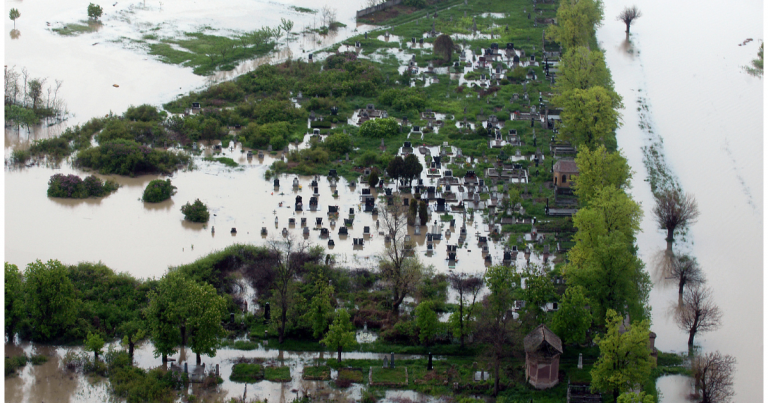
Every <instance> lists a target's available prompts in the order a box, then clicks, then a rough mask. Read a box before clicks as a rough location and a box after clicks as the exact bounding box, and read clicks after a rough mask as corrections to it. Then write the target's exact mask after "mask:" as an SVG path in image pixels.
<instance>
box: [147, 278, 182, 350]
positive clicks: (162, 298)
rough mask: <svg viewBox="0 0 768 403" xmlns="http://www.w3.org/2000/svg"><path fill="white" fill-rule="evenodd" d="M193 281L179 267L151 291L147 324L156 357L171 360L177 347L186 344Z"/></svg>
mask: <svg viewBox="0 0 768 403" xmlns="http://www.w3.org/2000/svg"><path fill="white" fill-rule="evenodd" d="M191 282H192V280H190V279H188V278H186V277H185V276H184V274H183V273H181V272H180V271H178V270H173V271H169V272H168V273H166V275H165V276H163V278H162V279H161V280H160V281H159V282H158V284H157V288H156V289H155V290H152V291H150V292H149V304H148V305H147V308H146V309H145V318H146V322H147V327H148V328H149V331H150V334H151V337H150V338H151V340H152V345H153V346H154V351H153V353H154V356H155V358H157V357H158V356H161V355H162V357H163V362H164V363H165V362H166V361H167V360H168V355H173V354H175V353H176V347H177V346H179V345H180V344H184V343H186V340H185V339H186V319H187V312H186V308H187V307H186V306H185V303H184V301H185V299H186V298H188V295H187V291H188V290H189V289H190V283H191Z"/></svg>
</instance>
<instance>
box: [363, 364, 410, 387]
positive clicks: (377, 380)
mask: <svg viewBox="0 0 768 403" xmlns="http://www.w3.org/2000/svg"><path fill="white" fill-rule="evenodd" d="M406 382H408V377H407V375H406V370H405V367H395V368H381V367H373V368H372V373H371V384H372V385H387V386H392V385H404V386H405V385H406Z"/></svg>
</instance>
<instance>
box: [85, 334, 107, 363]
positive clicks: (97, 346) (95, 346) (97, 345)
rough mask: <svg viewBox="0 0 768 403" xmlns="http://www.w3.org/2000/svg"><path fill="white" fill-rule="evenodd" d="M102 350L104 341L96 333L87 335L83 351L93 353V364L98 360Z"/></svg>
mask: <svg viewBox="0 0 768 403" xmlns="http://www.w3.org/2000/svg"><path fill="white" fill-rule="evenodd" d="M102 348H104V339H102V338H101V336H99V334H98V333H88V338H86V339H85V350H86V351H93V361H94V362H96V361H98V360H99V354H100V353H101V349H102Z"/></svg>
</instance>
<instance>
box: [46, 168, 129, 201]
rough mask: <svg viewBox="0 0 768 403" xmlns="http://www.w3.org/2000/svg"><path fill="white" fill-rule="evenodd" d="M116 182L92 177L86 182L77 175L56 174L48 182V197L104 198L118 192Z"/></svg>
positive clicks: (87, 178)
mask: <svg viewBox="0 0 768 403" xmlns="http://www.w3.org/2000/svg"><path fill="white" fill-rule="evenodd" d="M118 186H119V185H118V184H117V182H115V181H111V180H107V181H106V182H102V181H101V179H99V178H97V177H95V176H94V175H90V176H88V177H86V178H85V180H82V179H80V177H79V176H77V175H72V174H70V175H63V174H55V175H53V176H51V178H50V179H49V180H48V197H64V198H73V199H85V198H87V197H102V196H106V195H108V194H109V193H111V192H113V191H115V190H117V188H118Z"/></svg>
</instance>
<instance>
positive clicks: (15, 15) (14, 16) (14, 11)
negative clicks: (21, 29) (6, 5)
mask: <svg viewBox="0 0 768 403" xmlns="http://www.w3.org/2000/svg"><path fill="white" fill-rule="evenodd" d="M9 17H11V20H12V21H13V29H16V19H17V18H19V17H21V13H20V12H19V10H17V9H15V8H12V9H11V12H10V14H9Z"/></svg>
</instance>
